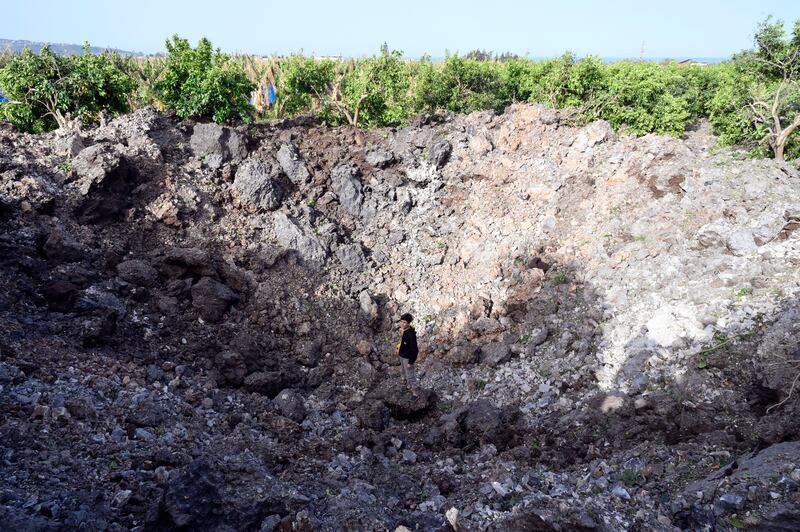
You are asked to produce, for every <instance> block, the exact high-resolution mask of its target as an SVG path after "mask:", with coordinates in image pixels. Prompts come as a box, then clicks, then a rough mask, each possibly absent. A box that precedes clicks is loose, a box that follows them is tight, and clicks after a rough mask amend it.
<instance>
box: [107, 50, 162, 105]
mask: <svg viewBox="0 0 800 532" xmlns="http://www.w3.org/2000/svg"><path fill="white" fill-rule="evenodd" d="M165 64H166V62H165V60H164V59H163V58H161V57H150V58H141V57H119V58H118V66H119V68H120V69H121V70H122V71H123V72H125V73H126V74H128V76H130V78H131V79H132V80H133V81H134V83H135V85H136V88H135V90H134V93H133V94H132V95H131V104H132V106H134V107H144V106H147V105H152V106H155V107H156V108H159V109H163V105H162V104H161V101H160V100H159V94H158V90H157V89H156V84H157V83H158V80H159V79H161V76H162V74H163V73H164V67H165Z"/></svg>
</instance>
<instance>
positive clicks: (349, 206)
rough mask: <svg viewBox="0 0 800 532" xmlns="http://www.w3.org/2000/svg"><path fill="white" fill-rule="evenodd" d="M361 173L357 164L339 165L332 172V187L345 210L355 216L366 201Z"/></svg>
mask: <svg viewBox="0 0 800 532" xmlns="http://www.w3.org/2000/svg"><path fill="white" fill-rule="evenodd" d="M360 175H361V171H360V170H359V169H358V167H357V166H348V165H343V166H337V167H336V168H334V169H333V171H332V172H331V188H332V189H333V192H334V194H336V197H338V198H339V203H340V204H341V206H342V207H343V208H344V210H345V211H347V212H348V213H350V214H351V215H353V216H358V214H359V213H360V212H361V204H362V203H363V201H364V195H363V193H362V187H361V180H360V179H359V176H360Z"/></svg>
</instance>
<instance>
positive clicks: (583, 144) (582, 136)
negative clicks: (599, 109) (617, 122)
mask: <svg viewBox="0 0 800 532" xmlns="http://www.w3.org/2000/svg"><path fill="white" fill-rule="evenodd" d="M613 137H614V130H613V129H612V128H611V124H609V123H608V122H606V121H605V120H597V121H595V122H592V123H591V124H588V125H586V126H584V127H583V128H581V130H580V131H579V132H578V136H577V137H575V141H574V142H573V143H572V149H574V150H576V151H579V152H583V151H586V150H587V149H589V148H593V147H595V146H597V145H598V144H600V143H601V142H605V141H607V140H609V139H611V138H613Z"/></svg>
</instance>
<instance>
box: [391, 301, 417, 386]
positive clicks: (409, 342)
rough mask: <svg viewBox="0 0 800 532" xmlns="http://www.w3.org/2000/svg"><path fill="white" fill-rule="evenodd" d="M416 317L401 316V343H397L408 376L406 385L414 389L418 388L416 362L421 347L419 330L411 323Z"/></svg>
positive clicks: (404, 370)
mask: <svg viewBox="0 0 800 532" xmlns="http://www.w3.org/2000/svg"><path fill="white" fill-rule="evenodd" d="M412 321H414V317H413V316H412V315H411V314H408V313H406V314H403V315H402V316H400V322H399V323H400V331H401V332H402V333H401V336H400V343H399V344H397V346H396V349H397V354H398V355H399V356H400V361H401V363H402V365H403V374H404V375H405V378H406V386H408V388H409V389H410V390H412V391H414V390H415V389H416V388H417V373H416V371H415V370H414V362H416V361H417V355H418V354H419V348H418V347H417V331H415V330H414V327H413V326H412V325H411V322H412Z"/></svg>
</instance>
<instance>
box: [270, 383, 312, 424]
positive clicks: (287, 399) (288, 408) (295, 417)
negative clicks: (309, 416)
mask: <svg viewBox="0 0 800 532" xmlns="http://www.w3.org/2000/svg"><path fill="white" fill-rule="evenodd" d="M272 402H273V404H275V407H276V408H277V409H278V412H280V413H281V415H282V416H284V417H288V418H289V419H291V420H292V421H296V422H297V423H300V422H301V421H303V420H304V419H305V417H306V407H305V404H304V403H303V397H302V396H301V395H300V394H298V393H297V392H294V391H292V390H283V391H281V392H280V393H279V394H278V395H276V396H275V398H274V399H273V400H272Z"/></svg>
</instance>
